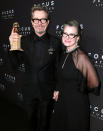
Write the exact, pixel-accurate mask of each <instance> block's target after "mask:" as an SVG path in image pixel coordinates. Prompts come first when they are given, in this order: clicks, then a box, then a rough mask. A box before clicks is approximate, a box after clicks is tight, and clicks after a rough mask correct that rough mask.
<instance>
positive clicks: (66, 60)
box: [62, 53, 69, 69]
mask: <svg viewBox="0 0 103 131" xmlns="http://www.w3.org/2000/svg"><path fill="white" fill-rule="evenodd" d="M68 56H69V53H68V54H67V55H66V57H65V60H64V62H63V65H62V69H63V68H64V65H65V62H66V61H67V58H68Z"/></svg>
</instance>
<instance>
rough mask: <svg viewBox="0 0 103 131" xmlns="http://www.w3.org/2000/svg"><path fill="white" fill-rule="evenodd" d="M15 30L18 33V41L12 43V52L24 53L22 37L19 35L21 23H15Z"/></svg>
mask: <svg viewBox="0 0 103 131" xmlns="http://www.w3.org/2000/svg"><path fill="white" fill-rule="evenodd" d="M13 28H14V32H15V33H17V35H18V40H17V41H16V42H12V43H11V48H10V51H13V50H19V51H23V49H22V48H21V36H20V35H19V28H20V25H19V23H18V22H14V23H13Z"/></svg>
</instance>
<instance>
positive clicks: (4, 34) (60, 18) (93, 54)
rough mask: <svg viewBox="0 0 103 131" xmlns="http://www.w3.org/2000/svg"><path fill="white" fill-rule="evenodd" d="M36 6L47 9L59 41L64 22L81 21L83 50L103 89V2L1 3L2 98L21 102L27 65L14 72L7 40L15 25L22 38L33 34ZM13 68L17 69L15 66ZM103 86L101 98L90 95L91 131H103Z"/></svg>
mask: <svg viewBox="0 0 103 131" xmlns="http://www.w3.org/2000/svg"><path fill="white" fill-rule="evenodd" d="M37 4H40V5H44V6H47V7H48V10H49V12H50V15H51V22H50V26H49V32H51V33H52V34H55V35H56V36H58V37H61V31H62V29H63V23H64V21H65V20H71V19H75V20H77V21H79V23H80V26H81V28H82V29H83V34H82V36H83V39H82V44H81V46H82V48H83V49H84V50H85V51H86V52H87V54H88V56H89V57H90V58H91V59H92V61H93V63H94V66H95V67H96V69H97V71H98V74H99V76H100V79H101V84H102V86H103V82H102V81H103V0H85V1H84V0H77V1H76V0H31V1H30V0H21V1H18V0H9V1H7V0H1V1H0V96H1V97H2V98H5V99H7V100H9V101H11V102H13V103H18V101H20V100H21V101H22V93H21V89H20V88H22V78H23V75H24V73H25V64H24V62H23V61H22V62H21V63H19V64H18V68H17V70H16V71H14V70H13V67H12V65H10V63H11V59H10V57H9V58H8V50H9V44H8V37H9V35H10V32H11V29H12V25H13V23H14V22H15V21H17V22H19V24H20V34H21V35H28V34H30V32H31V30H32V27H31V20H30V11H31V7H32V6H35V5H37ZM16 62H17V61H16ZM14 63H15V62H14ZM13 66H14V67H15V65H13ZM1 76H2V77H1ZM102 86H101V91H100V96H95V95H93V94H90V103H91V104H90V110H91V114H90V115H91V131H103V89H102ZM18 87H19V88H18ZM76 108H78V107H75V110H76ZM75 117H76V116H75Z"/></svg>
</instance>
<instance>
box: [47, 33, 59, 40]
mask: <svg viewBox="0 0 103 131" xmlns="http://www.w3.org/2000/svg"><path fill="white" fill-rule="evenodd" d="M49 36H50V38H51V39H52V40H56V41H60V38H58V37H57V36H55V35H52V34H49Z"/></svg>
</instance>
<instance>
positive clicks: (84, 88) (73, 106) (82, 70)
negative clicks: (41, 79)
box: [50, 20, 99, 131]
mask: <svg viewBox="0 0 103 131" xmlns="http://www.w3.org/2000/svg"><path fill="white" fill-rule="evenodd" d="M80 36H81V30H80V26H79V23H78V22H77V21H75V20H73V21H67V22H66V23H65V24H64V30H63V35H62V43H63V45H64V47H65V51H63V53H62V54H61V57H60V62H59V65H58V72H57V90H58V92H55V93H54V99H55V100H57V102H56V104H55V107H54V113H53V116H52V120H51V126H50V131H89V119H90V118H89V117H90V114H89V113H90V112H89V100H88V90H89V91H90V90H92V91H94V92H95V93H96V90H97V89H98V86H99V80H98V76H97V74H96V71H95V69H94V67H93V65H92V64H91V62H90V61H89V59H88V57H87V56H86V55H85V53H84V52H83V51H82V50H81V49H80V48H79V45H78V42H79V41H80Z"/></svg>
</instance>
